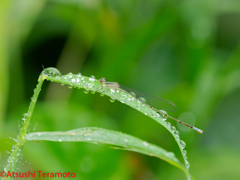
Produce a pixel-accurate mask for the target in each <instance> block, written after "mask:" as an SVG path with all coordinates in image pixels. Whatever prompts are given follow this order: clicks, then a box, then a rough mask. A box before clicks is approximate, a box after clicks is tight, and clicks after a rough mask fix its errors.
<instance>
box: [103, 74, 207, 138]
mask: <svg viewBox="0 0 240 180" xmlns="http://www.w3.org/2000/svg"><path fill="white" fill-rule="evenodd" d="M99 82H100V83H102V84H105V85H106V86H107V87H109V88H111V89H118V90H120V91H122V92H125V93H128V94H129V95H130V96H132V97H133V98H135V99H137V100H138V101H141V102H142V103H144V104H145V105H147V106H148V107H150V108H151V109H153V110H154V111H156V112H158V113H160V114H162V115H163V116H164V117H169V118H171V119H173V120H175V121H177V122H179V123H181V124H183V125H185V126H188V127H190V128H191V129H193V130H195V131H197V132H199V133H203V130H201V129H198V128H196V127H194V126H192V125H189V124H187V123H185V122H182V121H180V120H178V119H176V118H174V117H172V116H169V115H168V114H166V113H164V112H162V111H161V110H158V109H156V108H154V107H152V106H150V105H149V104H148V102H144V101H142V100H141V99H139V98H137V97H135V96H134V95H132V94H131V93H130V92H128V91H126V90H124V88H121V86H120V85H119V84H118V83H117V82H107V81H105V78H101V79H100V80H99ZM134 91H135V90H134ZM135 92H137V91H135ZM142 94H143V93H142ZM152 97H153V96H152ZM156 99H158V100H160V101H162V102H165V103H166V102H167V103H168V104H169V105H171V106H172V107H175V105H174V104H173V103H172V102H170V101H167V100H165V99H161V98H157V97H156ZM175 108H176V107H175ZM164 110H166V111H168V109H164Z"/></svg>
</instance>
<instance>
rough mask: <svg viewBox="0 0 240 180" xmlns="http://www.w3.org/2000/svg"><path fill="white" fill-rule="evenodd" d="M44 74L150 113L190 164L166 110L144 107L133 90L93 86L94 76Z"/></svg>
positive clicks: (187, 164)
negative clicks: (167, 120)
mask: <svg viewBox="0 0 240 180" xmlns="http://www.w3.org/2000/svg"><path fill="white" fill-rule="evenodd" d="M45 70H47V69H45ZM44 74H45V75H47V76H49V77H53V76H54V77H56V76H58V77H60V78H61V79H62V80H63V81H62V82H63V83H62V85H64V84H65V83H66V84H68V87H69V88H73V87H77V88H84V89H85V90H84V93H86V94H87V93H89V91H92V93H93V94H94V93H95V92H96V91H98V92H99V93H100V95H101V96H104V95H105V94H106V95H109V96H110V101H111V102H114V101H115V100H116V99H118V100H119V101H120V102H122V103H126V104H127V105H129V106H131V107H134V108H136V109H138V110H139V111H142V112H143V113H144V114H145V115H150V116H151V117H153V118H154V119H155V120H157V121H159V122H160V123H161V124H163V125H164V126H165V127H166V128H168V129H169V130H170V131H171V132H172V134H173V135H174V137H175V139H176V141H177V143H178V144H179V146H180V148H181V151H182V154H183V158H184V161H185V165H186V168H187V169H189V167H190V164H189V162H188V161H187V155H186V154H187V151H186V150H184V149H185V147H186V143H185V142H184V141H183V140H181V139H180V137H179V132H178V131H177V130H176V127H174V126H172V125H171V124H170V122H166V119H167V116H168V115H167V112H166V111H163V110H159V111H158V112H157V111H154V110H152V109H146V104H147V102H146V100H145V99H144V98H143V97H140V98H136V94H135V93H134V92H125V91H124V90H121V89H118V88H111V87H107V85H106V84H105V83H102V84H101V86H97V87H95V85H96V83H95V81H96V79H95V77H94V76H91V77H84V76H82V75H81V74H80V73H79V74H77V75H74V74H72V73H68V74H67V75H64V76H61V74H60V72H59V71H58V70H57V71H56V70H55V68H53V69H48V70H47V71H45V73H44ZM90 140H91V139H90ZM59 141H61V139H60V140H59ZM145 145H147V144H145ZM169 156H171V153H170V154H169ZM188 179H189V180H190V179H191V177H190V176H189V177H188Z"/></svg>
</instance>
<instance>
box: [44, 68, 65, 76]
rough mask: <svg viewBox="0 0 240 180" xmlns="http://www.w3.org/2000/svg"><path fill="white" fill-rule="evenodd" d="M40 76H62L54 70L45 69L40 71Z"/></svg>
mask: <svg viewBox="0 0 240 180" xmlns="http://www.w3.org/2000/svg"><path fill="white" fill-rule="evenodd" d="M42 74H44V75H46V76H49V77H56V76H61V75H62V74H61V73H60V71H59V70H58V69H56V68H51V67H50V68H46V69H44V70H43V71H42Z"/></svg>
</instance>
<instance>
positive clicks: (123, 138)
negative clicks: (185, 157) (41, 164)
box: [25, 127, 187, 173]
mask: <svg viewBox="0 0 240 180" xmlns="http://www.w3.org/2000/svg"><path fill="white" fill-rule="evenodd" d="M25 139H26V140H28V141H59V142H62V141H64V142H76V141H78V142H90V143H97V144H107V145H114V146H119V147H121V148H123V149H125V150H129V151H134V152H139V153H142V154H146V155H149V156H155V157H157V158H160V159H162V160H164V161H166V162H168V163H170V164H172V165H174V166H176V167H178V168H179V169H181V170H183V171H184V172H185V173H187V171H186V168H185V167H184V165H183V164H182V163H181V162H180V161H179V160H178V159H177V158H176V157H175V155H174V153H172V152H168V151H166V150H165V149H162V148H161V147H158V146H156V145H153V144H150V143H148V142H146V141H143V140H141V139H138V138H136V137H133V136H130V135H128V134H124V133H121V132H118V131H113V130H107V129H102V128H96V127H88V128H80V129H74V130H70V131H65V132H60V131H55V132H34V133H29V134H26V136H25Z"/></svg>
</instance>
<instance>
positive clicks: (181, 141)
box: [179, 140, 186, 149]
mask: <svg viewBox="0 0 240 180" xmlns="http://www.w3.org/2000/svg"><path fill="white" fill-rule="evenodd" d="M179 143H180V146H181V148H182V149H184V148H185V147H186V143H185V142H184V141H183V140H180V141H179Z"/></svg>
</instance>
